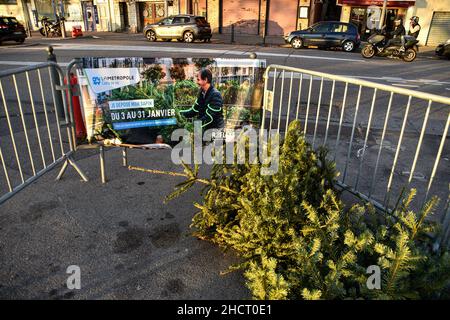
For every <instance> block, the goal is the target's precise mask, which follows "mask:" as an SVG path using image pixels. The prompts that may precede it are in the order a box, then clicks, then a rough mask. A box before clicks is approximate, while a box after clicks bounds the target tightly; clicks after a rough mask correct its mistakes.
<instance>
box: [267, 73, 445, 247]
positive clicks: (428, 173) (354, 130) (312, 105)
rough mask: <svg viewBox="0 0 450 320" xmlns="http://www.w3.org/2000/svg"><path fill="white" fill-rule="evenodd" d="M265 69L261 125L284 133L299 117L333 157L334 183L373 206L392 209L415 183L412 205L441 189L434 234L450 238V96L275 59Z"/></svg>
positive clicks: (315, 142) (315, 144)
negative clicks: (278, 62) (287, 64)
mask: <svg viewBox="0 0 450 320" xmlns="http://www.w3.org/2000/svg"><path fill="white" fill-rule="evenodd" d="M264 77H265V85H264V89H265V90H264V92H265V94H264V107H263V119H262V126H261V128H262V130H264V129H276V130H277V131H278V132H279V133H280V136H281V138H283V137H285V135H283V132H284V134H285V133H286V131H287V128H288V125H289V123H290V122H291V121H292V120H294V119H300V121H301V122H302V124H303V131H304V134H305V136H306V139H307V141H309V142H310V143H311V144H312V146H313V147H314V148H316V147H318V146H326V147H327V149H328V150H329V156H330V158H331V159H332V160H334V161H335V162H336V167H337V170H338V171H339V172H340V173H341V175H340V177H338V184H339V186H340V187H341V188H343V189H345V190H348V191H350V192H351V193H353V194H355V195H357V196H359V197H360V198H363V199H364V200H366V201H370V202H372V203H373V204H374V205H375V206H376V207H377V208H378V209H381V210H390V209H392V208H393V207H394V206H395V205H396V204H397V203H398V199H400V197H401V195H404V193H405V192H408V191H409V188H416V189H417V196H416V198H415V200H414V202H413V203H412V207H413V209H416V210H417V209H420V208H421V207H422V206H423V204H424V203H425V202H426V200H428V199H429V198H430V196H432V195H437V196H439V197H440V204H439V207H438V209H437V212H436V214H435V215H434V219H437V220H439V222H440V223H441V224H442V225H443V226H444V233H443V237H442V238H441V239H438V240H439V241H440V242H441V243H442V242H446V241H448V238H449V233H450V208H449V204H450V203H449V199H450V193H449V187H450V148H449V145H448V138H449V124H450V98H448V97H443V96H438V95H433V94H428V93H423V92H420V91H412V90H408V89H404V88H400V87H395V86H388V85H383V84H379V83H374V82H369V81H365V80H360V79H357V78H351V77H343V76H337V75H332V74H327V73H321V72H314V71H310V70H304V69H298V68H291V67H285V66H280V65H270V66H269V67H268V68H267V69H266V72H265V75H264ZM422 83H427V82H422ZM428 84H430V85H433V83H432V82H429V83H428ZM446 142H447V144H446Z"/></svg>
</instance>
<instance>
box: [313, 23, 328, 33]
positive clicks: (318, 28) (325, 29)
mask: <svg viewBox="0 0 450 320" xmlns="http://www.w3.org/2000/svg"><path fill="white" fill-rule="evenodd" d="M329 30H330V25H329V24H328V23H321V24H317V25H315V26H313V27H312V31H313V32H328V31H329Z"/></svg>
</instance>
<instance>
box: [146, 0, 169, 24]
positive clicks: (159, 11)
mask: <svg viewBox="0 0 450 320" xmlns="http://www.w3.org/2000/svg"><path fill="white" fill-rule="evenodd" d="M139 11H140V16H141V18H142V20H141V21H142V22H143V23H142V25H143V26H144V27H145V26H146V25H148V24H153V23H156V22H158V21H159V20H161V19H162V18H164V17H165V16H166V11H165V9H164V2H141V3H139Z"/></svg>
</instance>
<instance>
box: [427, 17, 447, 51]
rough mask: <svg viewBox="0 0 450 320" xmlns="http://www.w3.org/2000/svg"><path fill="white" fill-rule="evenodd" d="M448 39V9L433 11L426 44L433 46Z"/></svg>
mask: <svg viewBox="0 0 450 320" xmlns="http://www.w3.org/2000/svg"><path fill="white" fill-rule="evenodd" d="M447 39H450V11H446V12H442V11H441V12H434V13H433V18H432V20H431V25H430V32H429V34H428V39H427V45H428V46H435V45H437V44H439V43H442V42H445V41H446V40H447Z"/></svg>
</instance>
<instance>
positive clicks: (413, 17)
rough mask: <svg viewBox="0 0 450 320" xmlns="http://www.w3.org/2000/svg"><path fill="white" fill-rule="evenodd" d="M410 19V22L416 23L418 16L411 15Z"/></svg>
mask: <svg viewBox="0 0 450 320" xmlns="http://www.w3.org/2000/svg"><path fill="white" fill-rule="evenodd" d="M410 20H411V21H412V22H414V23H416V24H417V23H419V17H418V16H412V17H411V19H410Z"/></svg>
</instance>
